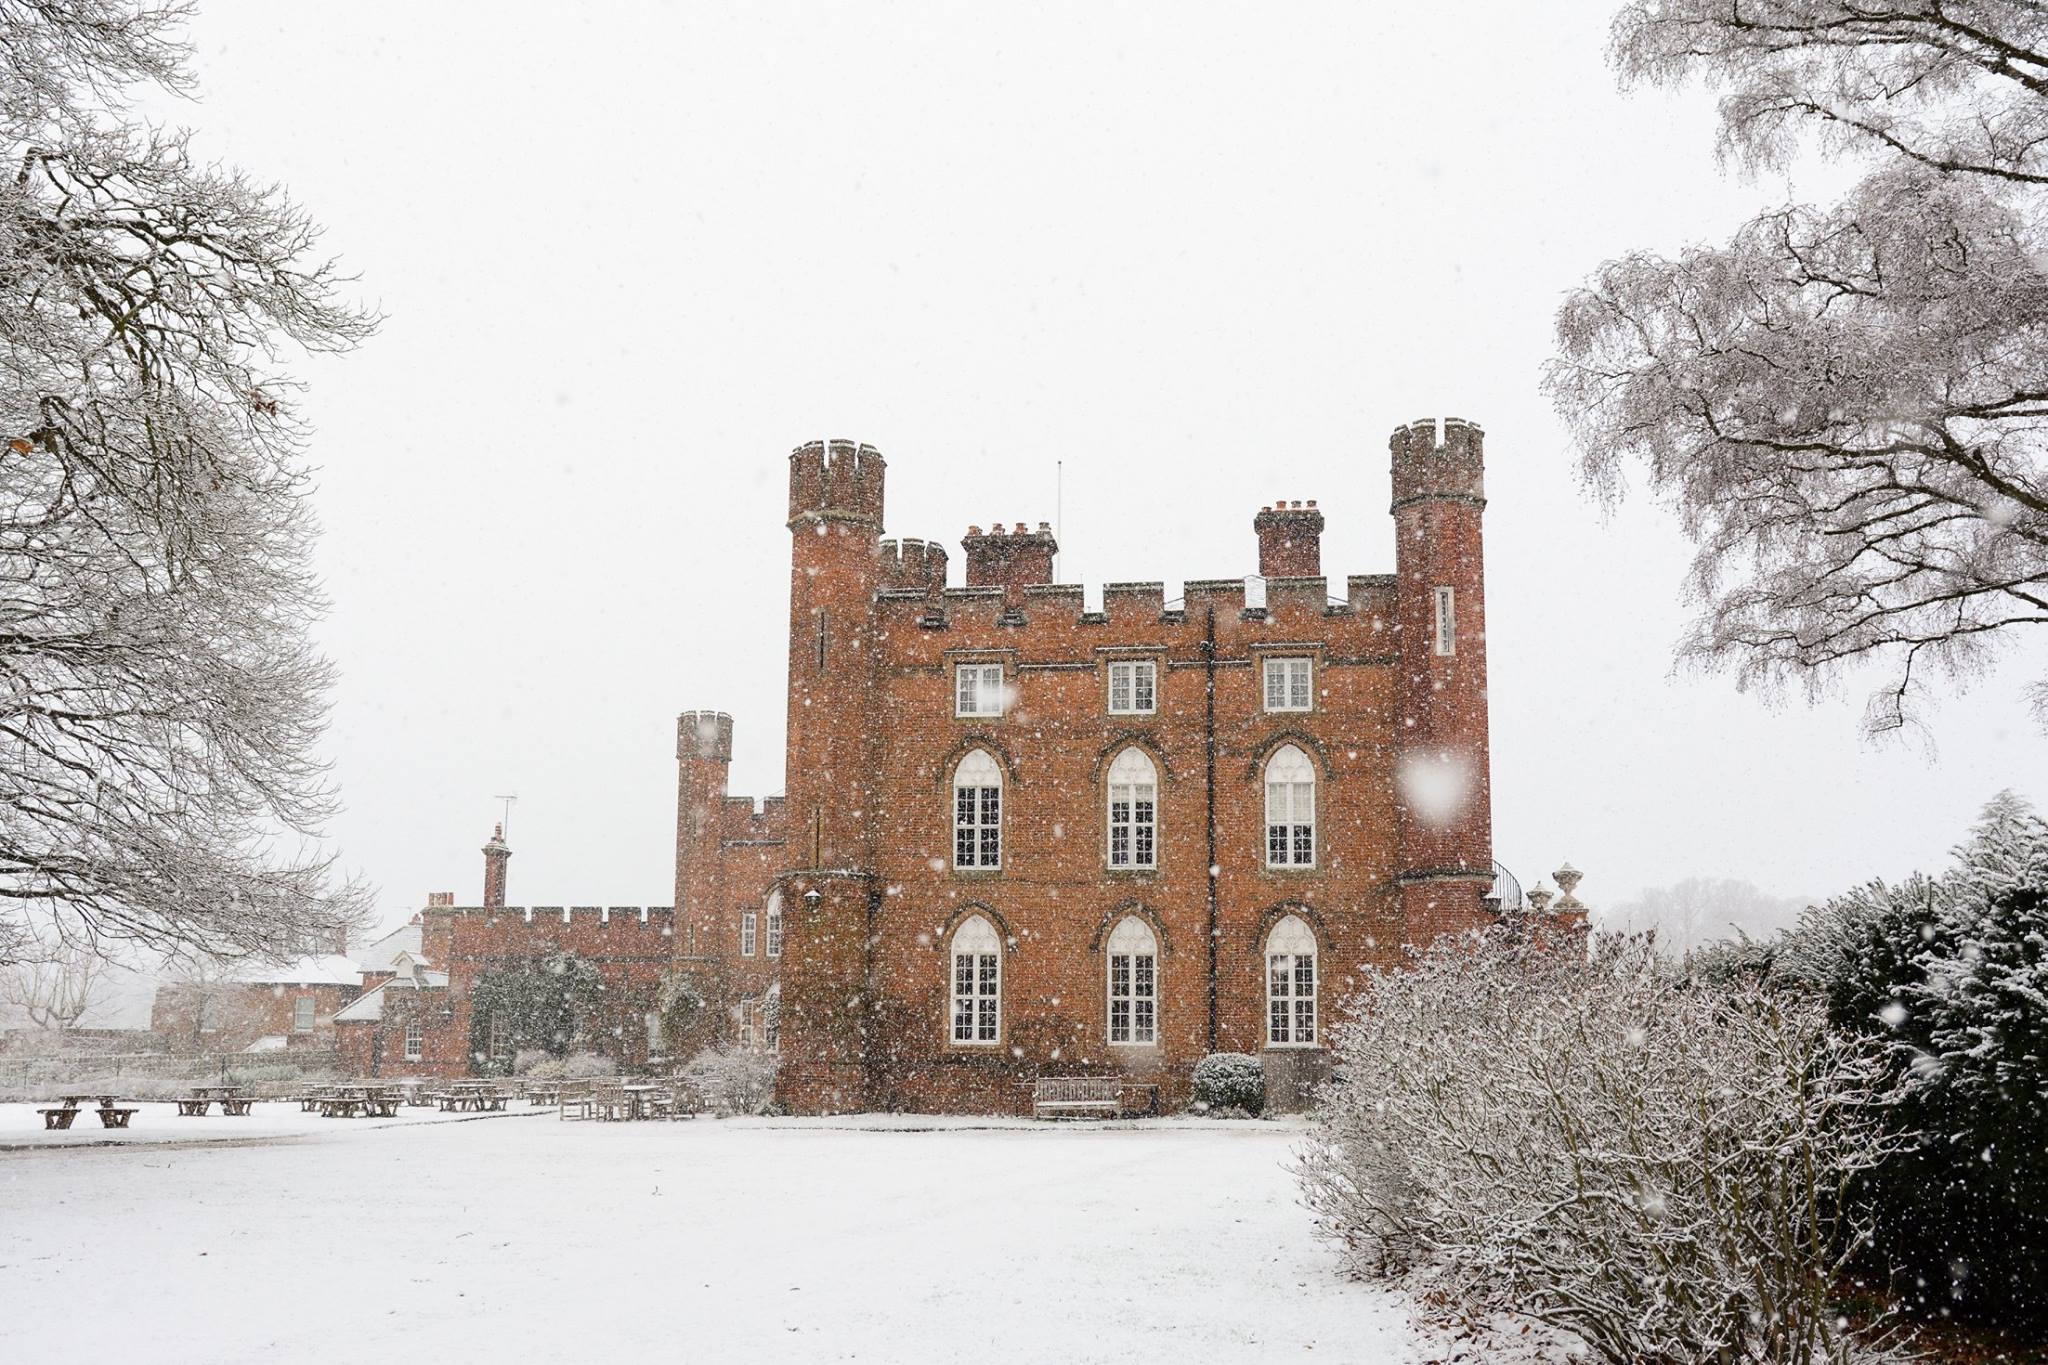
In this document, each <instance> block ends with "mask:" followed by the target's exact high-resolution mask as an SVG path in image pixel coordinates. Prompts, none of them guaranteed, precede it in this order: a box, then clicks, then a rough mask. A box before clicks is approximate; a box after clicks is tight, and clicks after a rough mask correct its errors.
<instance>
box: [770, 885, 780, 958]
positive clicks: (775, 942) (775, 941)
mask: <svg viewBox="0 0 2048 1365" xmlns="http://www.w3.org/2000/svg"><path fill="white" fill-rule="evenodd" d="M768 956H770V957H781V956H782V893H781V892H780V891H774V892H770V893H769V896H768Z"/></svg>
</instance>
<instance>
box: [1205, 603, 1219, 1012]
mask: <svg viewBox="0 0 2048 1365" xmlns="http://www.w3.org/2000/svg"><path fill="white" fill-rule="evenodd" d="M1202 678H1203V682H1204V684H1205V693H1204V696H1203V700H1202V746H1203V750H1204V754H1203V758H1204V764H1205V769H1204V778H1203V790H1204V792H1205V794H1206V795H1207V797H1208V801H1209V866H1208V869H1207V870H1208V877H1209V1051H1211V1052H1214V1051H1215V1050H1216V944H1217V939H1218V938H1219V937H1220V936H1221V927H1220V924H1219V919H1220V914H1219V910H1218V907H1217V903H1216V881H1217V877H1216V872H1217V864H1216V609H1215V608H1214V607H1211V608H1209V610H1208V614H1207V618H1206V620H1205V622H1204V628H1203V634H1202Z"/></svg>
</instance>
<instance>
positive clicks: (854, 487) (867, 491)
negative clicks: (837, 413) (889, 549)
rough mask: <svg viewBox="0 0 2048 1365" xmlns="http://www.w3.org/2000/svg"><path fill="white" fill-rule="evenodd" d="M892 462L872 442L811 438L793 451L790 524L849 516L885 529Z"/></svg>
mask: <svg viewBox="0 0 2048 1365" xmlns="http://www.w3.org/2000/svg"><path fill="white" fill-rule="evenodd" d="M887 470H888V462H887V461H885V460H884V459H883V458H882V452H881V451H879V450H876V449H875V448H874V447H873V446H871V445H864V444H860V443H857V442H854V441H849V440H845V439H834V440H830V441H810V442H807V443H805V444H804V445H800V446H798V447H797V448H796V449H795V450H792V451H791V452H790V453H789V524H790V526H791V527H795V526H796V525H797V524H798V523H799V522H803V521H845V522H853V523H857V524H859V525H863V526H870V527H872V528H874V530H875V531H876V532H877V533H879V532H880V531H881V529H882V506H883V496H882V494H883V482H884V475H885V474H886V472H887Z"/></svg>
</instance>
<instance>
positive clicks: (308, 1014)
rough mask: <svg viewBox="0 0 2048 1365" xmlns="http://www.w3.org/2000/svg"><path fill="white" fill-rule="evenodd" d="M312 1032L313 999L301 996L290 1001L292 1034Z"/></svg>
mask: <svg viewBox="0 0 2048 1365" xmlns="http://www.w3.org/2000/svg"><path fill="white" fill-rule="evenodd" d="M312 1031H313V997H312V996H310V995H302V996H300V997H299V998H298V999H296V1000H294V1001H292V1032H293V1033H311V1032H312Z"/></svg>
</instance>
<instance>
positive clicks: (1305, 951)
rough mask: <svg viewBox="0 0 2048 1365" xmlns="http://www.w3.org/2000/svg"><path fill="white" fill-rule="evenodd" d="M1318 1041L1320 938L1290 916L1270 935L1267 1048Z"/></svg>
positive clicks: (1310, 1044)
mask: <svg viewBox="0 0 2048 1365" xmlns="http://www.w3.org/2000/svg"><path fill="white" fill-rule="evenodd" d="M1315 1041H1316V935H1315V930H1313V929H1311V928H1309V927H1308V925H1307V924H1306V923H1305V922H1304V921H1303V920H1302V919H1301V918H1300V917H1299V916H1298V915H1288V916H1286V917H1285V918H1283V919H1282V920H1281V921H1280V922H1279V923H1278V924H1275V925H1274V926H1273V931H1272V932H1271V933H1269V934H1267V935H1266V1046H1268V1047H1312V1046H1314V1044H1315Z"/></svg>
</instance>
